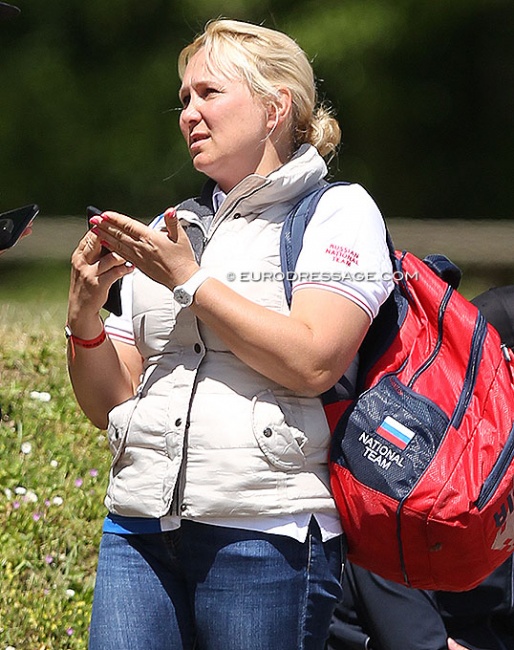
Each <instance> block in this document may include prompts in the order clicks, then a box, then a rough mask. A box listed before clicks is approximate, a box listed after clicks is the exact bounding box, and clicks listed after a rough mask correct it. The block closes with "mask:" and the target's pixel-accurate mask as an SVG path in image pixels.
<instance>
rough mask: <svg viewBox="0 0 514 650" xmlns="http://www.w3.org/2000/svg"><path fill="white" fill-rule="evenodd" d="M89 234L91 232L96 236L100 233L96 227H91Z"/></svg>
mask: <svg viewBox="0 0 514 650" xmlns="http://www.w3.org/2000/svg"><path fill="white" fill-rule="evenodd" d="M91 232H93V233H94V234H95V235H98V233H99V232H100V231H99V230H98V227H97V226H93V227H92V228H91Z"/></svg>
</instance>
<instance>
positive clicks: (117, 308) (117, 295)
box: [86, 205, 121, 316]
mask: <svg viewBox="0 0 514 650" xmlns="http://www.w3.org/2000/svg"><path fill="white" fill-rule="evenodd" d="M86 212H87V225H88V228H89V227H90V223H89V220H90V219H91V217H95V216H99V215H101V214H102V212H103V210H99V209H98V208H95V207H94V206H92V205H88V207H87V209H86ZM110 252H111V251H110V250H109V249H108V248H105V247H104V246H102V252H101V256H102V257H103V256H104V255H107V254H108V253H110ZM103 308H104V309H106V310H107V311H110V312H111V314H115V315H116V316H121V278H119V279H118V280H116V282H114V284H111V286H110V288H109V294H108V296H107V300H106V301H105V304H104V306H103Z"/></svg>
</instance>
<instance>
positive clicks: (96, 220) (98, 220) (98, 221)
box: [89, 216, 102, 226]
mask: <svg viewBox="0 0 514 650" xmlns="http://www.w3.org/2000/svg"><path fill="white" fill-rule="evenodd" d="M89 223H92V224H93V226H98V225H100V224H101V223H102V217H100V216H96V217H91V219H90V220H89Z"/></svg>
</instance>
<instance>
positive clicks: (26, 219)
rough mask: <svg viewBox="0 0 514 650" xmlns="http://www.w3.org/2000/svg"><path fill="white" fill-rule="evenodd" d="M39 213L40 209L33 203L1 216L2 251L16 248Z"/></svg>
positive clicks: (0, 241)
mask: <svg viewBox="0 0 514 650" xmlns="http://www.w3.org/2000/svg"><path fill="white" fill-rule="evenodd" d="M38 212H39V207H38V206H37V205H36V204H35V203H32V204H31V205H25V206H23V207H22V208H16V209H14V210H9V212H3V213H2V214H0V250H5V249H6V248H11V247H12V246H14V244H15V243H16V242H17V241H18V239H19V238H20V237H21V236H22V234H23V232H24V230H25V228H27V226H29V225H30V224H31V223H32V222H33V221H34V219H35V218H36V216H37V214H38Z"/></svg>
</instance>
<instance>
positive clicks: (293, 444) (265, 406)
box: [252, 389, 307, 470]
mask: <svg viewBox="0 0 514 650" xmlns="http://www.w3.org/2000/svg"><path fill="white" fill-rule="evenodd" d="M252 429H253V434H254V436H255V439H256V440H257V444H258V445H259V448H260V449H261V451H262V453H263V454H264V456H265V457H266V459H267V460H268V462H269V463H270V464H271V465H273V466H274V467H277V468H278V469H282V470H295V469H302V468H303V467H304V466H305V455H304V453H303V451H302V447H303V445H304V444H305V442H306V440H307V438H306V436H305V434H304V433H303V432H302V431H300V429H297V428H296V427H295V426H293V425H292V424H290V423H288V422H287V421H286V416H285V414H284V412H283V410H282V408H281V407H280V405H279V403H278V402H277V399H276V397H275V395H274V394H273V393H272V391H270V390H269V389H267V390H264V391H262V392H260V393H258V394H257V395H256V396H255V397H254V398H253V400H252Z"/></svg>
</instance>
